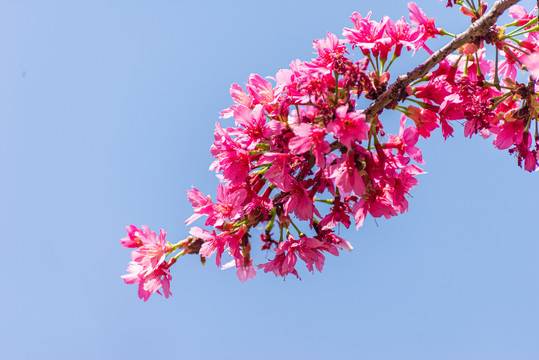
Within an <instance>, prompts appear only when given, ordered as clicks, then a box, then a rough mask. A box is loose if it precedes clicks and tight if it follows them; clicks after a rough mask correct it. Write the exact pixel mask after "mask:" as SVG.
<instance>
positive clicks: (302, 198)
mask: <svg viewBox="0 0 539 360" xmlns="http://www.w3.org/2000/svg"><path fill="white" fill-rule="evenodd" d="M288 192H289V195H288V199H287V200H286V203H285V204H284V211H285V213H286V214H290V213H292V212H293V213H294V214H295V215H296V216H297V217H298V218H299V219H301V220H310V221H312V218H313V212H314V213H316V214H317V215H318V216H320V214H319V213H318V210H316V208H315V207H314V204H313V199H312V197H311V196H310V195H309V193H308V192H307V190H306V189H305V188H304V187H303V185H302V183H299V182H297V181H296V179H293V182H292V184H291V185H290V188H289V190H288Z"/></svg>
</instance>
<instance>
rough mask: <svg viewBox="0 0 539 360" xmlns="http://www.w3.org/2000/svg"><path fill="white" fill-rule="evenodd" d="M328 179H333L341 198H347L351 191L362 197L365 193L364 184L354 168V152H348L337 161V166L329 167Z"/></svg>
mask: <svg viewBox="0 0 539 360" xmlns="http://www.w3.org/2000/svg"><path fill="white" fill-rule="evenodd" d="M330 178H332V179H334V181H335V185H336V186H337V187H338V188H339V190H340V192H341V194H342V195H343V196H349V195H350V194H351V193H352V191H353V192H354V193H355V194H356V195H358V196H362V195H363V194H364V193H365V183H364V182H363V178H362V177H361V174H360V173H359V171H358V169H357V168H356V161H355V159H354V152H353V151H352V150H349V151H348V152H347V153H346V154H343V155H342V157H341V158H340V159H339V160H338V161H337V164H335V165H332V166H331V167H330Z"/></svg>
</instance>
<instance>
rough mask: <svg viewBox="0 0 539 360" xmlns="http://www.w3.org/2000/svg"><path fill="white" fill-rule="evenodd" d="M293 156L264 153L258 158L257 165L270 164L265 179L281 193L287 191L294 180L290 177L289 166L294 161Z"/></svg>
mask: <svg viewBox="0 0 539 360" xmlns="http://www.w3.org/2000/svg"><path fill="white" fill-rule="evenodd" d="M294 158H295V157H294V156H292V155H290V154H282V153H272V152H266V153H265V154H264V155H262V156H261V157H260V161H259V162H258V164H268V163H271V164H272V165H271V167H270V168H269V169H268V170H266V172H265V174H264V175H265V177H266V179H268V181H269V182H271V183H272V184H273V185H275V186H277V188H278V189H279V190H281V191H288V189H289V188H290V186H291V184H292V183H293V181H294V178H293V177H292V176H291V175H290V171H291V170H292V169H291V168H290V166H289V165H290V164H291V162H292V161H294Z"/></svg>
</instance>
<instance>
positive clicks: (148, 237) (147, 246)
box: [131, 225, 170, 273]
mask: <svg viewBox="0 0 539 360" xmlns="http://www.w3.org/2000/svg"><path fill="white" fill-rule="evenodd" d="M135 233H136V234H137V236H138V238H139V239H140V241H141V246H139V247H138V248H137V249H136V250H133V251H132V252H131V259H133V261H134V262H135V263H137V264H140V265H142V268H143V271H144V272H145V273H151V272H152V271H154V270H155V269H157V268H158V267H159V266H160V265H161V264H162V263H163V262H164V261H165V257H166V255H167V253H168V252H170V244H168V243H167V242H166V241H165V238H166V236H167V233H166V232H165V230H163V229H161V230H160V231H159V239H158V238H157V234H156V233H154V232H153V231H150V228H148V227H147V226H146V225H142V229H138V228H137V229H136V230H135Z"/></svg>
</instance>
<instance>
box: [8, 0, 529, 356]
mask: <svg viewBox="0 0 539 360" xmlns="http://www.w3.org/2000/svg"><path fill="white" fill-rule="evenodd" d="M406 3H407V2H406V1H390V0H380V1H358V0H355V1H338V2H334V3H330V2H328V1H324V2H322V1H313V0H310V1H307V0H301V1H271V2H263V1H226V2H225V1H199V2H194V1H189V2H187V1H181V0H177V1H165V0H154V1H141V0H129V1H127V0H123V1H120V0H108V1H102V0H94V1H67V0H66V1H60V0H51V1H35V0H24V1H21V0H4V1H2V2H1V3H0V45H1V47H2V57H1V58H0V79H1V81H0V99H1V100H0V101H1V106H0V173H1V175H0V230H1V232H2V234H3V235H2V237H1V240H0V242H1V244H2V246H1V253H0V254H1V255H0V256H1V258H2V261H0V271H1V273H2V276H1V277H0V289H1V290H0V291H1V296H0V358H1V359H10V360H18V359H146V358H158V357H164V356H171V358H173V359H223V360H226V359H275V358H279V359H307V358H308V359H369V360H371V359H372V360H379V359H380V360H382V359H414V360H417V359H419V360H422V359H425V360H431V359H440V360H446V359H448V360H449V359H459V360H465V359H489V360H496V359H519V360H528V359H530V360H536V359H539V341H538V339H539V261H538V257H539V241H538V240H539V239H538V236H537V231H538V217H537V203H538V201H539V194H538V192H537V191H538V186H537V185H538V184H539V177H538V176H539V174H538V173H534V174H530V173H527V172H525V171H523V170H521V169H520V168H518V167H517V166H516V160H515V159H514V158H512V157H510V156H509V155H508V154H507V152H505V151H499V150H496V149H494V147H493V146H492V144H491V142H492V140H482V139H480V138H478V139H472V140H470V139H464V138H463V129H462V128H461V127H456V128H455V134H456V136H455V138H454V139H450V140H448V141H447V142H444V141H443V139H442V136H441V134H440V133H439V132H437V133H435V134H433V137H432V138H431V139H430V141H422V142H421V143H420V145H421V147H422V150H423V156H424V158H425V160H426V165H425V166H424V169H425V171H427V172H428V173H427V174H424V175H421V176H420V178H419V182H420V183H419V185H418V186H417V188H416V189H415V190H414V191H413V193H412V195H413V199H410V211H409V212H408V213H407V214H404V215H402V216H399V217H397V218H394V219H391V220H379V221H378V224H376V223H375V222H374V221H372V219H371V220H370V221H368V222H366V224H365V226H364V227H363V228H361V229H360V231H359V232H356V231H355V230H354V231H346V230H345V229H342V231H341V236H343V237H346V238H347V239H348V240H350V241H351V242H352V243H353V245H354V247H355V250H354V251H353V252H352V253H348V252H343V253H342V254H341V256H340V257H339V258H328V259H327V262H326V266H325V269H324V272H323V273H321V274H319V273H316V274H315V275H311V274H309V273H307V272H305V271H304V272H302V278H303V280H302V281H297V280H295V279H293V278H289V279H287V280H286V281H283V280H282V279H281V278H275V277H274V276H273V275H271V274H263V273H261V272H259V274H258V278H257V279H255V280H250V281H248V282H247V283H245V284H242V283H241V282H239V281H238V279H237V278H236V276H235V274H234V271H233V270H224V271H221V270H219V269H217V268H216V267H215V264H214V259H213V258H212V259H210V260H209V261H208V263H207V264H206V266H205V267H202V266H201V265H200V263H199V261H198V259H197V258H196V257H191V258H189V257H185V258H182V259H181V261H180V262H179V263H178V264H176V265H175V266H174V268H173V272H172V275H173V278H174V279H173V281H172V292H173V297H172V298H170V299H168V300H166V299H164V298H163V297H161V296H158V295H153V296H152V297H151V298H150V300H149V301H148V302H146V303H144V302H142V301H141V300H139V299H138V297H137V289H136V286H129V285H124V284H123V281H122V280H121V278H120V276H121V275H122V274H124V273H125V270H126V267H127V264H128V261H129V251H128V250H127V249H124V248H121V247H120V243H119V239H120V238H122V237H123V236H125V226H126V225H128V224H130V223H132V224H135V225H142V224H146V225H149V226H150V227H151V228H152V229H153V230H154V231H158V230H159V228H164V229H166V231H167V232H168V239H170V240H171V241H173V242H176V241H178V240H179V239H182V238H184V237H185V236H186V235H187V231H188V228H187V227H185V225H184V224H183V223H184V220H185V219H186V218H187V217H189V216H190V215H191V207H190V204H189V203H188V201H187V198H186V194H185V191H186V190H188V189H189V188H190V187H191V186H192V185H196V186H197V187H198V188H200V189H201V190H202V191H203V192H204V193H210V194H213V195H214V194H215V187H216V184H217V180H216V178H215V176H214V175H212V174H211V173H209V172H208V166H209V164H210V162H211V155H210V154H209V147H210V145H211V143H212V140H213V136H212V134H213V129H214V126H215V121H218V120H219V119H218V112H219V111H220V110H222V109H224V108H226V107H228V106H229V105H230V104H231V99H230V97H229V94H228V89H229V87H230V84H231V83H234V82H236V83H240V84H243V82H245V81H246V80H247V77H248V76H249V74H251V73H258V74H260V75H262V76H273V75H274V74H275V73H276V71H277V69H278V68H283V67H286V66H287V65H288V64H289V63H290V61H292V60H294V59H296V58H299V59H302V60H309V59H311V58H312V57H313V55H312V54H311V52H312V48H311V44H312V40H313V39H315V38H321V37H324V36H325V34H326V31H328V30H329V31H332V32H335V33H336V34H338V35H340V34H341V32H342V28H343V27H345V26H347V27H349V26H351V22H350V20H349V16H350V15H351V14H352V12H353V11H359V12H361V13H362V14H364V15H365V14H366V13H367V12H368V11H369V10H373V18H374V19H380V18H381V17H382V16H383V15H386V14H387V15H390V16H391V17H392V18H393V19H394V20H397V19H398V18H399V17H400V16H405V17H406V18H407V16H408V11H407V8H406ZM523 3H524V4H528V5H529V4H531V3H532V1H527V2H526V1H525V2H523ZM444 4H445V1H444V2H438V1H434V0H423V1H418V5H419V6H421V7H423V8H424V10H425V11H426V12H427V14H428V15H430V16H436V18H437V26H439V27H444V28H445V29H447V30H448V31H450V32H453V33H458V32H460V31H462V30H464V29H465V27H466V24H467V21H468V20H467V19H465V18H464V17H462V16H459V15H458V14H457V11H458V10H457V9H455V8H453V9H446V8H445V7H444ZM443 41H446V40H445V39H444V40H443ZM423 58H424V57H423V55H419V54H418V55H417V56H416V57H414V58H412V59H408V60H405V61H401V62H400V63H399V64H397V65H398V66H394V67H393V71H394V73H393V74H394V78H395V77H396V75H398V74H399V73H403V72H405V71H407V70H409V69H410V68H411V66H412V65H414V64H418V63H419V62H420V61H421V60H422V59H423ZM386 121H387V122H390V121H391V119H388V118H386ZM395 121H396V122H397V121H398V119H395ZM199 225H201V224H199ZM260 260H263V258H262V259H260Z"/></svg>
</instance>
